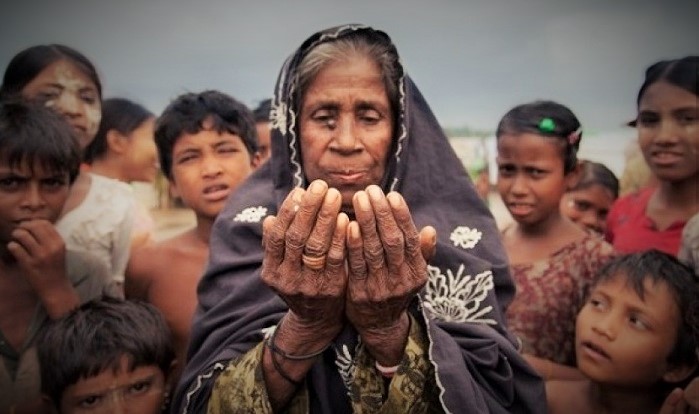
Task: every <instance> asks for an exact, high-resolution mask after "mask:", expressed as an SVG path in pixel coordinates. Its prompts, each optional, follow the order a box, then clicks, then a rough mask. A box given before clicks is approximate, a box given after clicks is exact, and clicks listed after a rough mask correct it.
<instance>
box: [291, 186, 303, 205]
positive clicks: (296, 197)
mask: <svg viewBox="0 0 699 414" xmlns="http://www.w3.org/2000/svg"><path fill="white" fill-rule="evenodd" d="M302 196H303V189H301V188H298V187H297V188H295V189H294V196H293V200H294V202H295V203H300V202H301V199H302Z"/></svg>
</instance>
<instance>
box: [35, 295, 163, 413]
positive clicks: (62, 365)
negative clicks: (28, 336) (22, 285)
mask: <svg viewBox="0 0 699 414" xmlns="http://www.w3.org/2000/svg"><path fill="white" fill-rule="evenodd" d="M37 351H38V352H37V353H38V356H39V363H40V365H41V378H42V382H41V389H42V392H43V393H44V396H45V398H46V399H47V400H48V401H49V402H50V403H51V405H52V406H53V407H54V408H55V409H56V410H57V411H58V413H60V414H77V413H100V414H109V413H139V414H159V413H161V412H166V411H165V410H166V409H167V404H168V395H169V389H170V386H171V382H170V379H171V377H170V375H169V374H170V373H171V372H172V368H173V364H174V362H175V351H174V349H173V345H172V336H171V334H170V330H169V329H168V327H167V324H166V322H165V320H164V319H163V317H162V315H161V313H160V311H158V309H156V308H155V307H154V306H153V305H150V304H148V303H145V302H140V301H125V300H121V299H113V298H104V299H101V300H94V301H91V302H88V303H85V304H84V305H82V306H80V307H79V308H78V309H76V310H74V311H73V312H71V313H69V314H68V315H67V316H65V317H64V318H62V319H59V320H57V321H55V322H53V323H52V324H51V325H50V326H49V327H48V328H47V329H46V330H45V332H44V333H43V335H42V336H41V341H40V342H39V345H38V350H37Z"/></svg>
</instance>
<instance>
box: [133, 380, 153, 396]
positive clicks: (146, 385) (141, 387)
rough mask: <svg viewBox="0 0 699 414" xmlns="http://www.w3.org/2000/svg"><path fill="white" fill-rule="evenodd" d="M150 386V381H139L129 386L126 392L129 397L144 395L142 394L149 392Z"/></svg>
mask: <svg viewBox="0 0 699 414" xmlns="http://www.w3.org/2000/svg"><path fill="white" fill-rule="evenodd" d="M151 386H152V381H151V380H145V381H139V382H136V383H134V384H131V386H130V387H129V390H128V392H129V394H130V395H135V394H144V393H146V392H148V391H150V389H151Z"/></svg>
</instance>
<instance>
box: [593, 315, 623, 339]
mask: <svg viewBox="0 0 699 414" xmlns="http://www.w3.org/2000/svg"><path fill="white" fill-rule="evenodd" d="M617 319H618V318H616V317H615V315H614V314H612V313H609V314H606V315H603V316H601V317H600V318H599V319H597V321H595V324H594V325H593V326H592V330H593V331H595V332H596V333H598V334H599V335H602V336H605V337H607V338H608V339H610V340H614V339H616V335H617V331H618V322H617Z"/></svg>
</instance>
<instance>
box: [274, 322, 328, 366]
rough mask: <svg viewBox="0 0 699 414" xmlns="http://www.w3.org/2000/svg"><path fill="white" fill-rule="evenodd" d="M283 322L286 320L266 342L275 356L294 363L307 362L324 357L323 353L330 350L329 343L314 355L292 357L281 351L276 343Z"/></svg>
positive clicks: (279, 324) (278, 325) (313, 353)
mask: <svg viewBox="0 0 699 414" xmlns="http://www.w3.org/2000/svg"><path fill="white" fill-rule="evenodd" d="M283 320H284V319H281V320H280V321H279V323H278V324H277V327H276V328H274V332H272V335H270V336H269V338H267V341H266V344H267V347H268V348H269V350H270V351H272V353H273V354H277V355H279V356H280V357H282V358H284V359H290V360H292V361H305V360H308V359H313V358H315V357H317V356H320V355H322V354H323V352H325V351H326V350H327V349H328V348H330V343H328V344H327V345H325V346H324V347H323V348H322V349H320V350H319V351H316V352H312V353H310V354H306V355H291V354H289V353H287V352H286V351H284V350H283V349H280V348H279V347H277V345H276V344H275V342H276V339H277V332H279V328H280V327H281V326H282V321H283Z"/></svg>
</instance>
